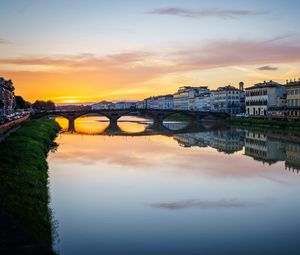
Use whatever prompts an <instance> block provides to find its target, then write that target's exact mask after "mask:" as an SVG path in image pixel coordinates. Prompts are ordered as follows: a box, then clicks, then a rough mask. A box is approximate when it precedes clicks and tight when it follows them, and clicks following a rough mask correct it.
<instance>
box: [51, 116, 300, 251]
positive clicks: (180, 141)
mask: <svg viewBox="0 0 300 255" xmlns="http://www.w3.org/2000/svg"><path fill="white" fill-rule="evenodd" d="M58 121H59V123H60V124H61V126H62V127H63V128H66V122H65V121H64V120H63V119H58ZM136 121H137V119H136V118H127V119H124V120H123V121H122V122H120V123H119V125H118V127H117V130H116V127H114V128H112V129H110V127H109V124H108V123H107V122H103V121H99V118H96V117H89V118H81V119H79V120H78V121H77V122H76V123H75V127H76V132H73V133H69V132H62V133H61V134H60V135H59V136H58V138H57V143H58V144H59V147H58V148H57V150H56V151H55V152H52V153H51V154H50V155H49V157H48V163H49V190H50V199H51V202H50V208H51V210H52V213H53V220H54V222H55V229H56V230H55V235H54V239H55V244H54V250H56V251H58V252H59V254H62V255H75V254H95V255H96V254H97V255H99V254H103V255H110V254H122V255H126V254H140V255H148V254H159V255H160V254H161V255H167V254H172V255H173V254H174V255H175V254H184V255H189V254H204V255H206V254H251V255H252V254H289V255H292V254H300V246H299V241H300V220H299V218H298V217H299V215H300V203H299V194H300V185H299V183H300V174H299V173H298V171H299V169H300V143H299V142H297V140H295V139H297V138H293V137H291V138H289V139H288V137H285V136H280V135H278V134H276V133H275V134H272V133H270V132H268V133H262V132H253V131H249V130H243V129H236V128H230V127H226V126H224V125H219V124H218V125H214V124H211V123H209V124H205V125H200V127H197V128H198V130H196V129H194V130H191V131H190V132H189V131H188V129H187V128H185V129H184V132H181V131H180V128H184V126H185V125H186V124H179V123H167V124H166V128H165V129H163V128H158V129H157V130H156V128H153V127H152V128H151V123H148V122H147V121H145V120H141V121H140V120H139V121H137V122H136ZM145 129H146V131H144V130H145ZM114 132H115V133H114Z"/></svg>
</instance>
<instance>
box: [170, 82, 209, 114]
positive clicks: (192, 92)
mask: <svg viewBox="0 0 300 255" xmlns="http://www.w3.org/2000/svg"><path fill="white" fill-rule="evenodd" d="M207 92H209V89H208V88H207V87H206V86H200V87H191V86H184V87H181V88H179V90H178V91H177V92H176V93H175V94H174V98H173V101H174V109H175V110H191V111H195V110H196V98H197V96H199V95H201V94H202V93H207Z"/></svg>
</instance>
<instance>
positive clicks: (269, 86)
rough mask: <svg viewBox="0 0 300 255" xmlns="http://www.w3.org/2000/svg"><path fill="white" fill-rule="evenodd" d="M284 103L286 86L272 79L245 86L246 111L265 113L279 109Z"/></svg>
mask: <svg viewBox="0 0 300 255" xmlns="http://www.w3.org/2000/svg"><path fill="white" fill-rule="evenodd" d="M285 104H286V88H285V87H284V86H283V85H281V84H279V83H277V82H274V81H269V82H263V83H258V84H255V85H254V86H252V87H250V88H246V113H247V114H249V115H267V114H268V113H271V112H273V111H280V110H282V109H283V108H284V107H285Z"/></svg>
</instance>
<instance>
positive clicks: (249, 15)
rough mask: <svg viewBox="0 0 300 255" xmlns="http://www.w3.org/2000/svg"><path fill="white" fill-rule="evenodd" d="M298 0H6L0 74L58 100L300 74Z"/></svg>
mask: <svg viewBox="0 0 300 255" xmlns="http://www.w3.org/2000/svg"><path fill="white" fill-rule="evenodd" d="M299 10H300V1H295V0H285V1H281V0H272V1H271V0H264V1H261V0H260V1H259V0H252V1H234V0H231V1H229V0H210V1H199V0H185V1H179V0H172V1H168V0H165V1H163V0H160V1H157V0H152V1H140V0H132V1H129V0H128V1H126V0H122V1H121V0H118V1H115V0H110V1H101V0H51V1H50V0H48V1H46V0H26V1H25V0H0V24H1V25H0V76H3V77H4V78H6V79H12V80H13V82H14V84H15V87H16V94H18V95H22V96H23V97H24V98H25V99H27V100H29V101H31V102H33V101H34V100H36V99H44V100H46V99H49V100H53V101H55V102H56V103H71V102H96V101H100V100H103V99H105V100H120V99H143V98H145V97H147V96H150V95H159V94H166V93H174V92H175V91H176V90H177V88H178V87H179V86H183V85H193V86H196V85H199V86H200V85H207V86H209V87H210V88H216V87H219V86H222V85H228V84H232V85H235V86H237V85H238V83H239V82H240V81H244V82H245V84H246V86H250V85H253V84H254V83H256V82H261V81H264V80H270V79H273V80H276V81H278V82H282V83H284V82H285V80H286V79H290V78H292V79H294V78H297V79H298V77H300V43H299V42H300V30H299V24H300V16H299Z"/></svg>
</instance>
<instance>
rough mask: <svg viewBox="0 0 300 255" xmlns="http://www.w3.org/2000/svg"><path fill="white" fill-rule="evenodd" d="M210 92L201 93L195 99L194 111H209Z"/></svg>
mask: <svg viewBox="0 0 300 255" xmlns="http://www.w3.org/2000/svg"><path fill="white" fill-rule="evenodd" d="M210 94H211V93H210V92H207V93H203V94H201V95H199V96H197V97H196V98H195V111H201V112H209V111H210V110H211V97H210Z"/></svg>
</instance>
